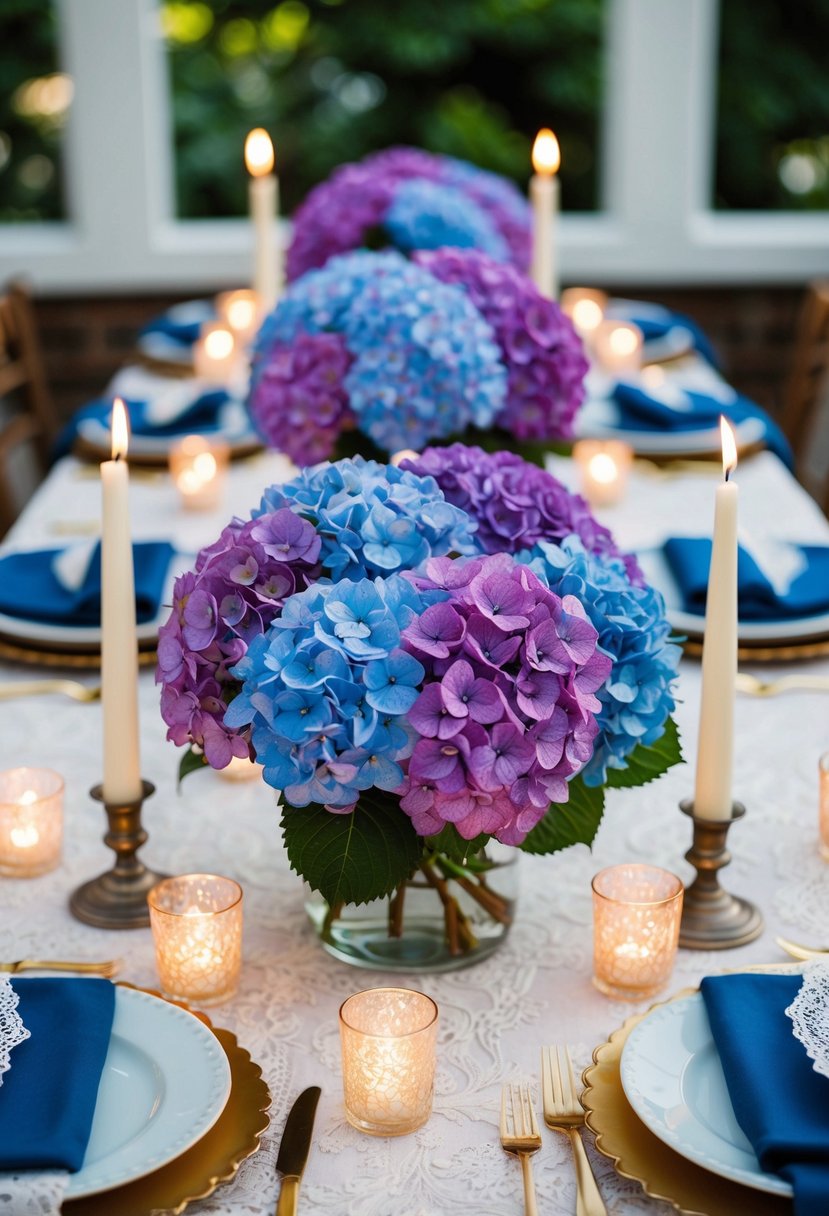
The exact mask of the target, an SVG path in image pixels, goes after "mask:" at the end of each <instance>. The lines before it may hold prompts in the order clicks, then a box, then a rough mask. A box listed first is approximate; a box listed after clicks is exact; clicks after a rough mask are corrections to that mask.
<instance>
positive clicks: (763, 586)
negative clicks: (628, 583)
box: [663, 536, 829, 621]
mask: <svg viewBox="0 0 829 1216" xmlns="http://www.w3.org/2000/svg"><path fill="white" fill-rule="evenodd" d="M790 548H791V549H793V550H794V552H795V554H796V555H799V556H800V558H801V560H800V562H799V566H800V572H799V573H797V574H795V576H794V577H793V578H792V579H791V581H790V582H789V583H788V585H787V586H786V587H785V588H783V587H779V588H775V587H774V585H773V584H772V582H771V580H770V579H769V578H768V577H767V576H766V575H765V574H764V573H763V571H762V569H761V568H760V566H759V565H758V564H757V562H756V561H755V559H754V558H753V557H752V555H751V554H750V553H749V552H748V550H747V549H746V548H744V547H743V546H742V545H740V547H739V549H738V551H737V600H738V615H739V618H740V620H741V621H776V620H788V619H791V618H795V617H804V616H814V615H816V614H818V613H821V612H829V545H792V546H790ZM663 552H664V554H665V558H666V560H667V562H668V565H669V566H670V568H671V572H672V574H673V576H674V578H675V579H676V582H677V585H678V586H679V589H680V591H681V593H682V602H683V608H684V609H685V611H686V612H694V613H697V614H698V615H702V613H703V612H704V611H705V600H706V595H707V592H708V571H709V567H710V565H711V541H710V540H709V539H708V538H707V537H702V536H683V537H671V538H670V539H669V540H667V541H666V542H665V544H664V546H663Z"/></svg>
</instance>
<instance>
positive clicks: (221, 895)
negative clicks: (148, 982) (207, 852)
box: [147, 874, 242, 1005]
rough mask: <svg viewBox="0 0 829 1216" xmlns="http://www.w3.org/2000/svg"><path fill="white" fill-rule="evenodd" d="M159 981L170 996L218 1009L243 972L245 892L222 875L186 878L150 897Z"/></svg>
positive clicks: (162, 885)
mask: <svg viewBox="0 0 829 1216" xmlns="http://www.w3.org/2000/svg"><path fill="white" fill-rule="evenodd" d="M147 902H148V904H149V905H150V926H151V928H152V932H153V941H154V943H155V961H156V967H157V969H158V977H159V979H160V981H161V987H162V989H163V991H164V993H165V995H166V996H170V997H174V998H177V999H180V1000H185V1001H191V1002H193V1003H196V1002H198V1004H200V1005H218V1004H220V1003H221V1002H222V1001H227V1000H229V999H230V997H232V996H233V994H234V992H235V991H236V987H237V985H238V983H239V972H240V971H241V969H242V888H241V887H240V886H239V884H238V883H237V882H234V881H233V879H232V878H222V877H221V876H220V875H218V874H182V875H180V876H178V877H175V878H165V879H164V881H163V882H160V883H157V884H156V886H154V887H153V889H152V890H151V891H150V893H149V895H148V896H147Z"/></svg>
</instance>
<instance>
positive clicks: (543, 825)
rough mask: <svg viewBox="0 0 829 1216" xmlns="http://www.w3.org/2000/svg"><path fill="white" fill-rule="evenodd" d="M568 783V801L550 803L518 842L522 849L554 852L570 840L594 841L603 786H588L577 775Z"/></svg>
mask: <svg viewBox="0 0 829 1216" xmlns="http://www.w3.org/2000/svg"><path fill="white" fill-rule="evenodd" d="M569 786H570V801H569V802H562V803H553V805H552V806H551V807H550V809H549V811H548V812H547V814H546V815H545V816H544V818H543V819H542V820H541V821H540V822H539V823H537V824H536V825H535V827H534V828H533V830H532V831H531V832H530V834H529V835H528V836H527V838H526V840H525V841H524V843H523V844H522V845H521V848H522V849H523V850H524V852H525V853H557V852H558V850H559V849H566V848H568V847H569V846H570V845H571V844H587V845H591V844H592V843H593V840H594V839H595V836H596V832H597V831H598V830H599V824H600V823H601V821H602V814H603V813H604V790H603V789H601V788H598V789H589V788H588V787H587V786H586V785H585V784H584V782H583V781H582V779H581V777H580V776H579V777H574V778H573V780H572V781H570V782H569Z"/></svg>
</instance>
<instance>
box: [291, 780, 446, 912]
mask: <svg viewBox="0 0 829 1216" xmlns="http://www.w3.org/2000/svg"><path fill="white" fill-rule="evenodd" d="M282 831H283V835H284V839H285V848H286V850H287V853H288V860H289V861H290V863H291V869H292V870H295V871H296V873H297V874H299V875H300V876H301V877H302V878H304V879H305V881H306V882H307V883H308V884H309V886H311V887H312V888H313V889H314V890H315V891H319V893H320V895H322V897H323V899H326V900H327V901H328V903H329V904H331V905H334V904H339V903H346V904H364V903H368V902H369V901H370V900H372V899H381V898H383V897H384V896H386V895H391V893H392V892H393V891H394V890H395V888H397V887H399V886H400V884H401V883H402V882H405V881H406V879H407V878H409V877H410V876H411V875H412V874H413V873H414V871H415V869H416V867H417V865H418V862H419V861H420V859H421V857H422V856H423V840H422V838H421V837H420V836H418V834H417V832H416V831H415V830H414V827H413V825H412V821H411V819H410V818H409V816H408V815H407V814H406V813H405V811H401V809H400V803H399V799H398V798H396V797H394V796H392V795H388V794H385V795H384V794H383V792H382V791H380V790H366V791H364V792H363V793H362V794H361V795H360V801H359V803H358V805H357V808H356V810H354V811H352V812H351V814H350V815H335V814H332V812H331V811H326V809H325V807H322V806H316V805H313V804H312V805H311V806H306V807H300V808H296V807H291V806H284V807H283V810H282Z"/></svg>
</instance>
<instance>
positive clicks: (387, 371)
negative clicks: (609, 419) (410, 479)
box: [248, 249, 587, 466]
mask: <svg viewBox="0 0 829 1216" xmlns="http://www.w3.org/2000/svg"><path fill="white" fill-rule="evenodd" d="M586 371H587V361H586V359H585V356H584V352H583V349H582V345H581V341H580V339H579V338H578V336H577V334H576V332H575V330H574V328H573V325H572V323H571V321H570V319H569V317H567V316H565V314H564V313H562V311H561V310H560V309H559V307H558V305H557V304H555V303H553V302H552V301H550V300H546V299H544V298H543V297H542V296H541V295H540V294H539V293H538V291H537V290H536V289H535V287H534V286H533V284H532V283H531V282H530V281H529V279H527V278H525V276H524V275H522V274H521V273H520V272H519V271H517V270H516V269H515V268H514V267H512V266H509V265H506V264H503V263H499V262H497V261H495V260H493V259H492V258H491V257H489V256H488V255H487V254H486V253H482V252H480V251H478V250H465V249H438V250H434V251H431V252H422V253H418V254H416V255H415V257H414V259H413V260H412V261H408V260H407V259H406V258H404V257H403V256H402V255H401V254H399V253H397V252H395V251H393V250H388V251H386V252H384V253H370V252H367V251H359V252H356V253H349V254H344V255H342V256H340V257H335V258H332V259H331V260H330V261H329V262H327V263H326V265H325V266H324V267H323V269H321V270H314V271H311V272H310V273H308V274H306V275H305V276H304V277H303V278H301V279H299V280H298V281H297V282H296V283H294V284H293V286H292V287H291V288H289V290H288V291H287V292H286V294H285V295H284V296H283V298H282V300H281V301H280V303H279V304H278V305H277V307H276V308H275V310H274V311H273V312H272V313H271V314H270V316H268V317H267V318H266V320H265V322H264V324H263V326H262V328H261V330H260V332H259V336H258V338H257V341H256V345H255V349H254V353H253V361H252V369H251V386H250V394H249V399H248V405H249V409H250V413H251V416H252V418H253V421H254V424H255V425H256V427H257V429H258V431H259V432H260V434H261V435H262V437H263V438H264V440H265V441H266V442H267V443H268V444H269V445H270V446H272V447H275V448H278V449H279V450H281V451H283V452H285V453H286V454H287V455H288V456H290V457H291V459H292V460H294V461H295V462H296V463H297V464H298V465H301V466H304V465H308V464H313V463H315V462H316V461H319V460H325V459H329V458H332V457H334V456H335V455H338V454H346V452H347V448H348V445H349V443H353V442H354V441H355V440H356V448H358V449H359V450H360V451H361V452H362V453H363V454H365V452H366V449H367V448H368V449H370V448H373V449H374V451H375V452H376V454H377V455H378V456H379V457H381V458H383V457H384V454H385V455H386V456H387V455H388V454H391V453H394V452H398V451H400V450H403V449H407V448H408V449H414V450H416V451H420V450H421V449H422V448H423V447H425V446H426V444H428V443H430V442H440V441H443V440H446V439H448V438H450V437H459V436H461V435H464V433H466V432H471V433H472V434H474V435H476V436H483V435H488V436H489V439H490V440H494V442H495V443H496V446H498V447H511V446H514V445H515V444H516V443H530V442H539V443H543V444H549V443H551V442H557V441H566V440H569V439H570V438H572V433H573V419H574V417H575V415H576V412H577V410H578V408H579V406H580V405H581V403H582V401H583V400H584V376H585V373H586Z"/></svg>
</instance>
